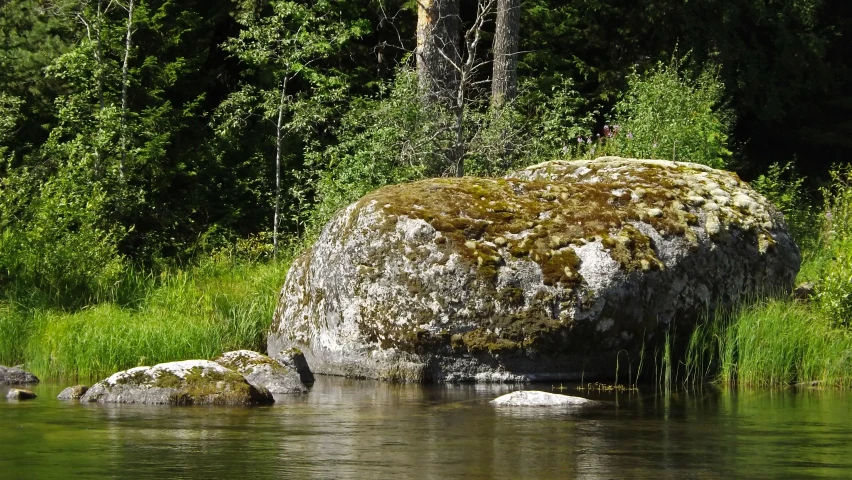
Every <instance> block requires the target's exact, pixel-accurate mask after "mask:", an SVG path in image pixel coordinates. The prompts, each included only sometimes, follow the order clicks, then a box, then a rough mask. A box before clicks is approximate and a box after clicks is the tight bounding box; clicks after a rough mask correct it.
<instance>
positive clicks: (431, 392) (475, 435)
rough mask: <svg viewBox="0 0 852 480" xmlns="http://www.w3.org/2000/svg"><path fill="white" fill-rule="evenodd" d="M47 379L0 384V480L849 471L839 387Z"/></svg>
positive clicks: (851, 401) (851, 432) (844, 474)
mask: <svg viewBox="0 0 852 480" xmlns="http://www.w3.org/2000/svg"><path fill="white" fill-rule="evenodd" d="M61 387H62V385H56V384H50V383H42V384H40V385H36V386H34V387H32V390H33V391H35V392H36V393H37V394H38V395H39V398H37V399H35V400H32V401H27V402H8V401H5V393H6V388H5V387H0V395H2V398H0V479H4V480H5V479H42V478H72V477H73V478H156V479H161V478H174V479H212V478H234V479H242V478H253V479H254V478H305V479H311V478H358V479H376V480H378V479H385V478H427V479H444V478H462V477H463V478H511V479H515V478H559V479H563V478H569V479H570V478H578V479H611V478H651V479H655V480H659V479H685V478H711V479H716V478H852V392H844V391H819V390H813V389H808V390H798V391H796V390H774V391H755V392H738V393H737V392H722V391H719V390H717V389H715V388H706V389H704V390H702V391H692V392H678V393H673V394H671V395H668V396H666V395H662V394H659V393H656V394H655V392H654V388H653V387H648V388H647V389H643V390H642V391H640V392H633V393H621V394H618V395H615V394H586V395H584V396H589V397H593V398H597V399H600V400H604V401H606V402H609V404H608V405H607V406H605V407H603V408H600V409H595V410H587V411H583V412H577V411H570V410H561V409H556V410H554V409H530V408H526V409H524V408H494V407H492V406H491V405H489V404H488V400H491V399H492V398H495V397H496V396H499V395H501V394H503V393H507V392H509V391H511V389H513V388H517V387H511V386H476V385H450V386H415V385H409V386H400V385H388V384H382V383H377V382H372V381H363V380H361V381H359V380H346V379H340V378H328V377H320V378H318V381H317V383H316V384H315V385H314V387H313V389H312V390H311V392H310V393H309V394H308V395H304V396H300V397H278V402H277V403H276V404H275V405H273V406H269V407H253V408H228V407H165V406H135V405H81V404H78V403H76V402H60V401H59V400H56V399H55V397H56V395H57V394H58V393H59V391H60V390H61ZM525 388H531V387H525ZM532 388H538V389H542V390H550V389H551V386H550V385H536V386H534V387H532ZM566 393H568V392H566ZM570 393H574V394H577V392H570Z"/></svg>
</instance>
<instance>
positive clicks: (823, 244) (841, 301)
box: [803, 165, 852, 327]
mask: <svg viewBox="0 0 852 480" xmlns="http://www.w3.org/2000/svg"><path fill="white" fill-rule="evenodd" d="M831 178H832V182H831V184H830V185H829V186H828V187H825V188H823V189H822V195H823V199H824V202H825V208H824V213H823V218H822V226H821V228H820V229H819V230H818V232H819V237H818V241H817V244H816V247H815V248H814V251H813V252H812V253H810V254H809V257H810V258H809V260H810V263H811V265H809V266H808V268H807V269H803V270H804V272H803V276H805V277H806V279H807V280H810V281H813V282H814V283H815V284H816V291H817V301H818V304H819V306H820V307H821V309H822V310H823V312H824V315H826V317H827V318H829V319H830V320H831V321H832V322H834V323H835V324H838V325H843V326H847V327H848V326H850V324H852V235H850V234H852V167H850V166H848V165H847V166H844V167H839V168H835V169H833V170H832V171H831Z"/></svg>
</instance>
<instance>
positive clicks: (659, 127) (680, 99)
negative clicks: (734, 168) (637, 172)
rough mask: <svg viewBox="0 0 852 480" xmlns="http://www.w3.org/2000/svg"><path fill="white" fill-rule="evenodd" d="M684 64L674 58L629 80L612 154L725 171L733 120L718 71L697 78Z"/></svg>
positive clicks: (709, 68) (617, 114) (620, 105)
mask: <svg viewBox="0 0 852 480" xmlns="http://www.w3.org/2000/svg"><path fill="white" fill-rule="evenodd" d="M683 62H684V60H683V59H679V58H678V57H677V56H676V55H675V56H674V57H672V60H671V61H670V62H669V63H668V64H665V63H662V62H661V63H658V64H657V66H656V67H655V68H654V69H652V70H650V71H649V72H648V73H646V74H644V75H641V74H639V73H637V72H634V73H633V74H631V75H630V76H629V78H628V89H627V92H626V93H625V94H624V96H623V97H622V98H621V100H619V102H618V103H617V104H616V105H615V108H614V116H615V120H614V121H613V123H614V124H617V125H619V126H620V130H621V135H620V136H619V138H618V139H613V141H612V142H610V145H609V147H608V150H609V151H610V152H613V153H615V152H618V153H620V154H621V155H623V156H631V157H638V158H658V159H666V160H680V161H688V162H694V163H700V164H703V165H709V166H711V167H715V168H723V167H725V166H726V164H727V162H728V159H729V157H730V155H731V152H730V150H728V132H729V130H730V128H731V116H730V113H729V111H728V110H727V109H726V108H725V107H724V106H723V101H724V92H725V87H724V85H723V84H722V82H721V81H720V80H719V74H718V68H717V67H713V66H707V67H705V69H704V70H703V71H702V72H701V73H700V74H698V75H697V76H695V77H693V73H692V71H691V70H690V69H688V68H686V67H685V66H684V64H683ZM628 134H629V135H631V136H632V137H633V138H632V139H630V138H628Z"/></svg>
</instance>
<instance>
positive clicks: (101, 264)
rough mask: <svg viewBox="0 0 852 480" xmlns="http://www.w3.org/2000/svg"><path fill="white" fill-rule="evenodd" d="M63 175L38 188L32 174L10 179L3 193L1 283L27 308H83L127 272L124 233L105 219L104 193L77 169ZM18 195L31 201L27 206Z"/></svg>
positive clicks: (0, 231) (0, 217)
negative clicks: (120, 250) (20, 203)
mask: <svg viewBox="0 0 852 480" xmlns="http://www.w3.org/2000/svg"><path fill="white" fill-rule="evenodd" d="M62 173H64V175H65V176H64V178H62V177H59V176H58V177H55V178H51V179H48V180H47V181H45V182H44V183H43V184H41V185H38V186H35V187H34V186H33V184H32V183H33V180H34V179H33V177H31V176H27V175H20V176H15V177H9V178H7V179H6V181H7V182H8V183H7V186H6V187H7V188H6V189H5V190H4V191H3V192H2V195H0V206H2V213H0V285H3V286H5V287H6V289H8V290H7V291H8V292H11V294H12V296H14V297H16V298H18V299H19V301H24V300H23V299H26V298H29V300H26V302H27V303H28V304H32V302H36V303H38V302H41V301H47V302H55V303H57V304H60V305H66V306H77V307H79V306H81V305H83V304H85V303H86V302H87V301H88V300H90V299H92V298H93V297H94V296H96V295H97V293H98V292H99V291H102V290H103V289H105V288H109V287H110V285H112V283H113V282H114V281H116V279H117V278H118V277H119V276H120V275H121V273H122V270H123V268H124V261H123V258H122V256H121V255H120V254H119V253H118V250H117V244H118V242H119V241H120V239H121V236H122V235H123V231H122V230H121V228H120V227H118V226H115V225H114V224H111V223H109V222H105V221H104V219H105V218H108V215H107V214H106V212H105V210H107V209H108V208H109V204H108V202H107V201H106V198H105V193H104V190H103V189H101V188H100V187H99V186H98V185H96V184H95V185H91V186H90V187H91V189H89V188H86V186H87V185H86V182H85V181H81V179H80V173H81V172H80V171H79V170H75V169H73V168H66V169H63V170H62ZM81 187H82V188H81ZM16 194H18V195H21V196H24V195H25V196H26V197H27V198H28V202H25V203H24V207H23V208H20V207H18V206H17V205H16V203H18V202H16V200H19V197H16Z"/></svg>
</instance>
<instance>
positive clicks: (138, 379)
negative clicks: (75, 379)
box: [80, 360, 275, 405]
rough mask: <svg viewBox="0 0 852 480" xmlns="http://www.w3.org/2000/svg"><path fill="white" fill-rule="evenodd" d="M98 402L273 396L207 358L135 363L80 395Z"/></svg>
mask: <svg viewBox="0 0 852 480" xmlns="http://www.w3.org/2000/svg"><path fill="white" fill-rule="evenodd" d="M80 401H82V402H97V403H143V404H161V405H258V404H270V403H273V402H274V401H275V400H274V399H273V398H272V394H271V393H269V391H268V390H266V389H265V388H262V387H261V388H258V387H256V386H253V385H251V384H250V383H249V382H248V381H246V379H245V378H244V377H243V376H242V375H240V374H239V373H237V372H235V371H233V370H230V369H228V368H225V367H223V366H222V365H219V364H218V363H216V362H211V361H209V360H185V361H182V362H171V363H161V364H159V365H155V366H153V367H136V368H131V369H130V370H125V371H123V372H118V373H116V374H114V375H112V376H111V377H109V378H107V379H105V380H103V381H101V382H98V383H97V384H95V385H94V386H92V388H91V389H89V391H88V392H86V394H85V395H83V397H82V398H81V399H80Z"/></svg>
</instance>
